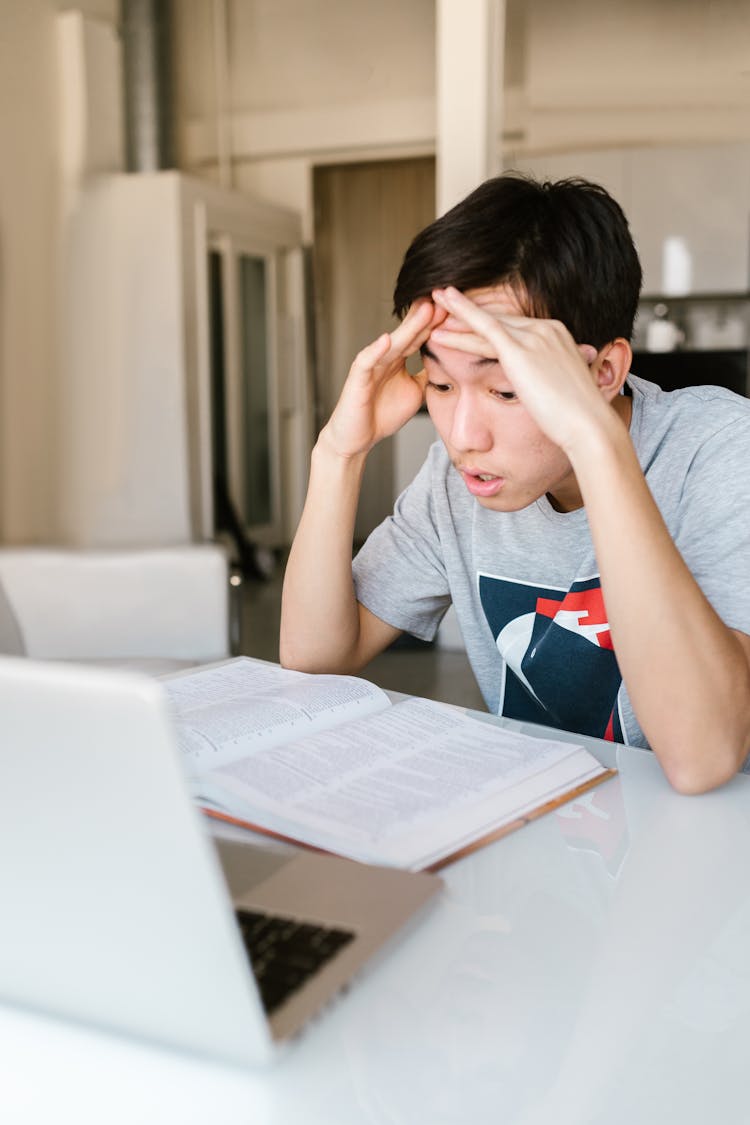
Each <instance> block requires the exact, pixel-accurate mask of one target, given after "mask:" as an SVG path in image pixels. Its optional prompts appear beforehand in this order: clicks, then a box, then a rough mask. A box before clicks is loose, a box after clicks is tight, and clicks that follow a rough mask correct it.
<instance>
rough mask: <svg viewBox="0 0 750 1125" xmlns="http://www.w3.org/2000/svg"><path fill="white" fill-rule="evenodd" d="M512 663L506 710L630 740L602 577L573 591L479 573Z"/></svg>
mask: <svg viewBox="0 0 750 1125" xmlns="http://www.w3.org/2000/svg"><path fill="white" fill-rule="evenodd" d="M478 579H479V597H480V599H481V602H482V609H483V610H484V613H485V616H486V618H487V621H488V622H489V626H490V629H491V630H492V636H493V637H494V638H495V643H496V645H497V648H498V651H499V653H500V655H501V656H502V658H503V660H504V661H505V674H504V683H503V684H502V685H501V690H500V708H499V712H500V714H501V715H508V716H510V717H512V718H514V719H522V720H525V721H526V722H536V723H546V724H547V725H548V726H555V727H562V728H563V729H565V730H574V731H578V732H579V733H581V734H591V735H595V736H596V737H597V738H607V739H610V740H611V741H614V742H623V741H624V738H623V729H622V721H621V717H620V714H619V709H618V706H617V693H618V691H619V689H620V684H621V683H622V676H621V675H620V669H619V667H618V665H617V659H616V657H615V653H614V649H613V647H612V637H611V635H610V632H609V623H608V621H607V614H606V610H605V607H604V600H603V598H602V591H601V585H600V582H599V577H598V576H597V577H595V578H590V579H587V580H586V581H583V582H574V583H573V585H572V586H571V587H570V589H569V590H561V589H556V588H554V587H549V586H535V585H533V584H531V583H525V582H518V581H516V580H514V579H510V578H498V577H495V576H493V575H489V574H479V575H478Z"/></svg>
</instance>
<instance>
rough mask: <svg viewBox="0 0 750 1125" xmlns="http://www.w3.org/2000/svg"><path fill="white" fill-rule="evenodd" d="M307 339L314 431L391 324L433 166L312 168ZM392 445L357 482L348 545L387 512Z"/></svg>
mask: <svg viewBox="0 0 750 1125" xmlns="http://www.w3.org/2000/svg"><path fill="white" fill-rule="evenodd" d="M313 193H314V194H313V199H314V207H315V242H314V246H315V251H314V262H313V269H314V290H315V336H316V370H317V373H318V378H317V396H318V404H317V406H318V411H319V413H318V417H317V419H316V421H317V426H318V429H320V427H321V426H322V425H323V424H324V422H325V421H326V419H327V418H328V417H329V415H330V413H331V411H332V410H333V407H334V406H335V404H336V400H337V399H338V396H339V394H340V391H341V387H342V386H343V383H344V379H345V378H346V375H347V372H348V371H349V367H350V365H351V362H352V360H353V359H354V356H355V355H356V354H357V352H358V351H360V350H361V349H362V348H363V347H364V346H365V345H366V344H368V343H369V342H370V341H371V340H374V339H376V338H377V337H378V336H379V335H380V334H381V332H384V331H390V330H391V329H392V328H393V327H394V325H395V324H396V323H397V321H396V319H395V317H394V316H393V315H392V311H391V310H392V306H393V300H392V294H393V288H394V284H395V281H396V275H397V273H398V270H399V267H400V265H401V260H402V258H403V255H404V252H405V250H406V248H407V246H408V245H409V243H410V242H411V240H412V238H413V237H414V235H415V234H416V233H417V232H418V231H420V230H421V229H422V228H423V227H425V226H427V224H428V223H430V222H432V220H433V219H434V218H435V160H434V158H433V157H416V158H412V159H408V160H388V161H385V160H384V161H377V162H372V163H364V164H336V165H325V166H320V167H317V168H316V169H315V171H314V176H313ZM394 479H395V478H394V443H393V439H392V438H390V439H388V440H387V441H384V442H382V443H381V444H380V445H379V446H378V447H377V448H376V449H374V450H373V451H372V453H371V454H370V456H369V458H368V462H367V469H366V471H365V477H364V481H363V484H362V496H361V500H360V504H359V510H358V513H357V523H356V527H355V539H357V540H358V541H362V540H364V539H365V538H366V537H367V535H369V533H370V531H372V529H373V528H374V527H376V526H377V525H378V524H379V523H380V522H381V521H382V520H383V519H385V518H386V516H388V515H389V514H390V512H391V511H392V508H393V501H394V499H395V495H394V492H395V486H394Z"/></svg>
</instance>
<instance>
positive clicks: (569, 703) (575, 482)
mask: <svg viewBox="0 0 750 1125" xmlns="http://www.w3.org/2000/svg"><path fill="white" fill-rule="evenodd" d="M640 283H641V270H640V265H639V262H638V257H637V254H636V251H635V248H634V246H633V242H632V238H631V236H630V232H629V230H628V226H627V222H626V220H625V217H624V215H623V213H622V211H621V209H620V208H619V206H618V205H617V203H615V201H614V200H613V199H612V198H611V197H610V196H609V195H608V194H607V193H606V192H605V191H604V190H603V189H602V188H599V187H597V186H596V185H593V184H589V183H587V182H585V181H580V180H570V181H561V182H559V183H544V184H539V183H536V182H534V181H532V180H528V179H525V178H522V177H518V176H514V175H506V176H501V177H498V178H496V179H494V180H490V181H488V182H487V183H485V184H483V185H482V186H481V187H479V188H478V189H477V190H476V191H475V192H473V193H472V194H471V195H469V196H468V198H466V199H465V200H464V201H463V202H461V203H459V204H458V205H457V206H456V207H454V208H453V209H452V210H451V211H449V212H448V213H447V214H446V215H444V216H443V217H442V218H440V219H438V220H437V221H436V222H434V223H432V224H431V225H430V226H429V227H427V228H426V229H425V230H424V231H422V233H421V234H419V235H418V236H417V237H416V238H415V240H414V242H413V243H412V245H411V246H410V248H409V250H408V251H407V254H406V256H405V259H404V263H403V266H402V269H401V272H400V274H399V278H398V282H397V286H396V292H395V304H396V308H397V311H398V312H399V313H400V315H402V316H403V320H402V321H401V323H400V324H399V326H398V328H396V329H395V331H393V332H392V333H385V334H384V335H382V336H380V337H379V338H378V339H377V340H375V341H374V342H373V343H372V344H370V345H369V346H368V347H366V348H364V350H363V351H361V352H360V353H359V355H358V356H357V358H356V359H355V361H354V363H353V365H352V368H351V371H350V373H349V376H348V378H347V381H346V383H345V385H344V388H343V391H342V394H341V397H340V399H339V402H338V404H337V406H336V408H335V410H334V412H333V414H332V416H331V418H330V420H329V421H328V423H327V425H326V426H325V427H324V428H323V430H322V431H321V434H320V436H319V438H318V442H317V444H316V447H315V450H314V452H313V457H312V466H311V474H310V484H309V493H308V499H307V503H306V506H305V510H304V513H303V516H302V519H301V521H300V526H299V529H298V532H297V535H296V538H295V542H294V544H293V547H292V551H291V554H290V558H289V564H288V567H287V572H286V577H285V583H284V595H283V605H282V622H281V659H282V662H283V663H284V664H286V665H288V666H291V667H295V668H300V669H303V670H307V671H335V672H354V671H357V670H359V669H361V668H362V667H363V666H364V665H365V664H367V662H368V661H369V660H370V659H371V658H372V657H373V656H375V655H376V654H377V653H379V652H380V651H382V650H383V649H384V648H386V646H387V645H389V644H390V643H391V642H392V641H393V640H394V639H395V638H396V637H397V636H398V635H399V633H400V632H402V631H409V632H411V633H414V634H416V635H417V636H418V637H422V638H424V639H430V638H431V637H433V636H434V634H435V631H436V629H437V626H438V624H439V622H440V620H441V618H442V616H443V614H444V613H445V611H446V609H447V607H448V605H449V604H450V603H451V602H453V603H454V605H455V607H456V611H457V615H458V619H459V623H460V625H461V629H462V632H463V636H464V640H465V642H466V647H467V652H468V656H469V660H470V661H471V664H472V667H473V670H474V673H475V675H476V677H477V680H478V682H479V685H480V687H481V689H482V692H483V694H484V696H485V699H486V702H487V706H488V708H489V710H491V711H493V712H498V713H501V714H506V715H511V716H514V717H517V718H522V719H527V720H532V721H537V722H541V723H546V724H548V725H551V726H557V727H564V728H566V729H569V730H574V731H579V732H582V733H587V734H594V735H597V736H599V737H602V738H609V739H614V740H615V741H621V742H626V743H629V744H631V745H637V746H650V747H651V748H652V749H653V750H654V752H655V753H656V755H657V756H658V758H659V760H660V762H661V764H662V767H663V769H664V771H665V773H666V775H667V777H668V778H669V780H670V782H671V783H672V784H673V785H674V786H675V788H677V789H678V790H680V791H682V792H686V793H694V792H701V791H704V790H707V789H711V788H713V787H715V786H717V785H720V784H721V783H722V782H724V781H726V780H727V779H728V778H730V777H731V776H732V775H733V774H734V773H735V772H736V771H737V770H738V769H739V768H740V766H741V765H742V763H743V762H744V760H745V758H746V757H747V755H748V752H749V751H750V636H749V635H748V634H750V473H749V472H748V465H750V403H749V402H748V401H747V400H746V399H743V398H740V397H739V396H737V395H733V394H731V393H730V392H728V391H724V390H722V389H719V388H715V387H702V388H692V389H689V390H684V391H677V392H673V393H672V394H666V393H664V392H662V391H660V390H659V389H658V388H657V387H656V386H654V385H653V384H651V383H647V382H645V381H644V380H642V379H638V378H637V377H636V376H633V375H630V363H631V359H632V353H631V349H630V344H629V342H628V341H629V339H630V336H631V333H632V327H633V320H634V316H635V312H636V308H637V303H638V295H639V291H640ZM407 309H408V311H406V310H407ZM404 313H405V315H404ZM417 350H421V352H422V356H423V360H424V369H423V370H422V371H421V372H420V374H418V375H414V376H412V375H410V374H409V373H408V371H407V369H406V367H405V361H406V358H407V357H408V356H409V355H410V354H412V353H414V352H415V351H417ZM423 401H425V402H426V404H427V408H428V410H429V412H430V416H431V418H432V420H433V422H434V424H435V427H436V429H437V432H438V435H439V437H440V438H441V441H440V442H438V443H436V444H435V445H434V446H433V447H432V449H431V450H430V453H429V456H428V458H427V461H426V462H425V465H424V466H423V468H422V469H421V471H420V473H419V474H418V476H417V477H416V479H415V480H414V482H413V483H412V484H411V485H410V486H409V488H407V490H406V491H405V492H404V493H403V495H402V496H401V497H400V498H399V500H398V502H397V504H396V508H395V510H394V514H393V516H392V517H390V518H389V519H388V520H386V521H385V522H384V523H383V524H382V525H381V526H380V527H379V528H377V529H376V530H375V531H374V532H373V534H372V535H371V536H370V538H369V539H368V541H367V543H366V544H365V546H364V547H363V549H362V551H361V552H360V553H359V555H358V556H357V558H356V559H355V561H354V565H353V567H352V562H351V544H352V534H353V527H354V516H355V511H356V507H357V501H358V496H359V488H360V482H361V477H362V471H363V468H364V464H365V460H366V457H367V454H368V452H369V450H370V449H372V448H373V446H374V445H375V444H376V443H377V442H378V441H380V440H381V439H382V438H384V437H386V436H387V435H389V434H392V433H394V432H395V431H397V430H398V429H399V428H400V427H401V426H402V425H404V423H405V422H406V421H407V420H408V419H409V418H411V417H412V415H413V414H414V413H415V412H416V411H417V410H418V409H419V407H420V406H421V404H422V402H423Z"/></svg>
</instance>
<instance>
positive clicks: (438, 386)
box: [427, 383, 451, 394]
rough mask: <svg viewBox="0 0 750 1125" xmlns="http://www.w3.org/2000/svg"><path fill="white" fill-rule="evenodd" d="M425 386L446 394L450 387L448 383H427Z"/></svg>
mask: <svg viewBox="0 0 750 1125" xmlns="http://www.w3.org/2000/svg"><path fill="white" fill-rule="evenodd" d="M427 386H428V387H429V388H430V390H433V391H439V392H440V394H447V392H448V391H449V390H450V389H451V388H450V383H428V384H427Z"/></svg>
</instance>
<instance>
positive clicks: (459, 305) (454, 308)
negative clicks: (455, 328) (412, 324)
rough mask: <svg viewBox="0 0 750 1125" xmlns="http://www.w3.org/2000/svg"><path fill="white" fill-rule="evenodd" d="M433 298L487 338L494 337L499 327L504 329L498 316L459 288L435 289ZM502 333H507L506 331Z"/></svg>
mask: <svg viewBox="0 0 750 1125" xmlns="http://www.w3.org/2000/svg"><path fill="white" fill-rule="evenodd" d="M432 299H433V301H434V302H435V304H436V305H438V306H439V307H440V308H442V309H445V311H446V313H448V314H449V315H450V316H451V317H456V318H458V319H459V320H461V321H463V323H464V324H465V325H468V326H469V328H472V329H473V330H474V331H475V332H476V333H477V334H478V335H480V336H483V337H484V338H485V339H492V337H493V335H495V332H496V330H497V329H498V328H500V330H501V331H502V326H501V325H500V322H499V321H498V320H497V319H496V317H494V316H492V315H491V314H490V313H488V312H485V310H484V309H482V308H480V307H479V305H476V304H475V303H474V302H473V301H471V300H469V298H468V297H465V296H464V295H463V293H461V292H459V290H458V289H454V288H453V286H448V287H447V288H446V289H435V290H434V291H433V294H432ZM502 334H503V335H505V333H502Z"/></svg>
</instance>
